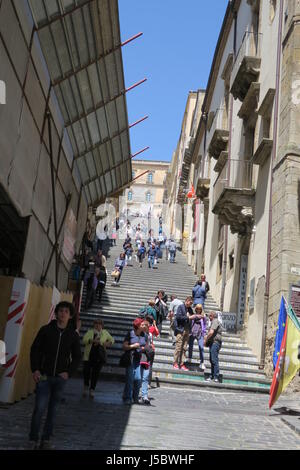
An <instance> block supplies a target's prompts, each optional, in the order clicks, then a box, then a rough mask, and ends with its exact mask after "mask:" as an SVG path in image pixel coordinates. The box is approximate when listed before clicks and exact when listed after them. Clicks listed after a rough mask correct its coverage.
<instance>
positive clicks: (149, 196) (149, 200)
mask: <svg viewBox="0 0 300 470" xmlns="http://www.w3.org/2000/svg"><path fill="white" fill-rule="evenodd" d="M146 202H151V193H147V194H146Z"/></svg>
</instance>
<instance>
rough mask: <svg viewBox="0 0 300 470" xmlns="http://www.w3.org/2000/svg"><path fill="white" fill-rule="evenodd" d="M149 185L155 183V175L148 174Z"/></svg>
mask: <svg viewBox="0 0 300 470" xmlns="http://www.w3.org/2000/svg"><path fill="white" fill-rule="evenodd" d="M147 183H150V184H152V183H153V173H148V175H147Z"/></svg>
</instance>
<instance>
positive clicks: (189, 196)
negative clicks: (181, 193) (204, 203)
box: [187, 185, 196, 199]
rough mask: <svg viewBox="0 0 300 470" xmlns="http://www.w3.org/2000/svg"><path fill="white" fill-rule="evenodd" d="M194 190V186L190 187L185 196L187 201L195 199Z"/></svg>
mask: <svg viewBox="0 0 300 470" xmlns="http://www.w3.org/2000/svg"><path fill="white" fill-rule="evenodd" d="M195 195H196V194H195V189H194V186H193V185H192V187H191V189H190V190H189V192H188V194H187V197H188V198H189V199H193V198H194V197H195Z"/></svg>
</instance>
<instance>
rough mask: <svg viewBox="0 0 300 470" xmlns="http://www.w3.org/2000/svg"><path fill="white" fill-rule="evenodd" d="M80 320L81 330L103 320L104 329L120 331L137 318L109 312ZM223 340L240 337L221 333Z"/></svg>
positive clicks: (166, 328)
mask: <svg viewBox="0 0 300 470" xmlns="http://www.w3.org/2000/svg"><path fill="white" fill-rule="evenodd" d="M80 318H81V320H82V322H83V323H82V330H83V329H87V328H91V327H92V325H93V321H94V319H96V318H101V319H103V320H104V327H105V328H106V329H109V326H110V325H111V326H112V327H115V326H116V324H117V325H118V326H120V329H126V330H127V331H128V329H131V328H132V322H133V320H134V319H135V318H137V316H136V314H133V313H132V314H128V313H127V314H126V315H125V314H124V315H122V316H121V315H114V314H111V312H107V313H105V314H104V313H97V314H94V315H92V314H90V313H82V314H81V315H80ZM121 326H122V328H121ZM169 330H170V323H169V321H168V320H164V322H163V325H162V333H163V334H165V335H169ZM222 335H223V338H226V339H227V338H228V341H229V340H230V341H232V342H240V341H241V340H240V337H239V336H238V335H236V334H233V333H229V332H223V333H222Z"/></svg>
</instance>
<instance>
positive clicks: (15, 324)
mask: <svg viewBox="0 0 300 470" xmlns="http://www.w3.org/2000/svg"><path fill="white" fill-rule="evenodd" d="M29 290H30V282H29V281H28V280H26V279H18V278H17V279H15V280H14V283H13V287H12V292H11V297H10V302H9V308H8V315H7V323H6V327H5V335H4V343H5V346H6V364H4V366H3V367H4V369H5V372H4V374H3V375H2V377H1V379H0V402H5V403H11V402H12V399H13V390H14V380H15V379H14V378H15V372H16V367H17V364H18V357H19V351H20V347H21V340H22V331H23V327H24V319H25V315H26V309H27V303H28V296H29Z"/></svg>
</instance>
